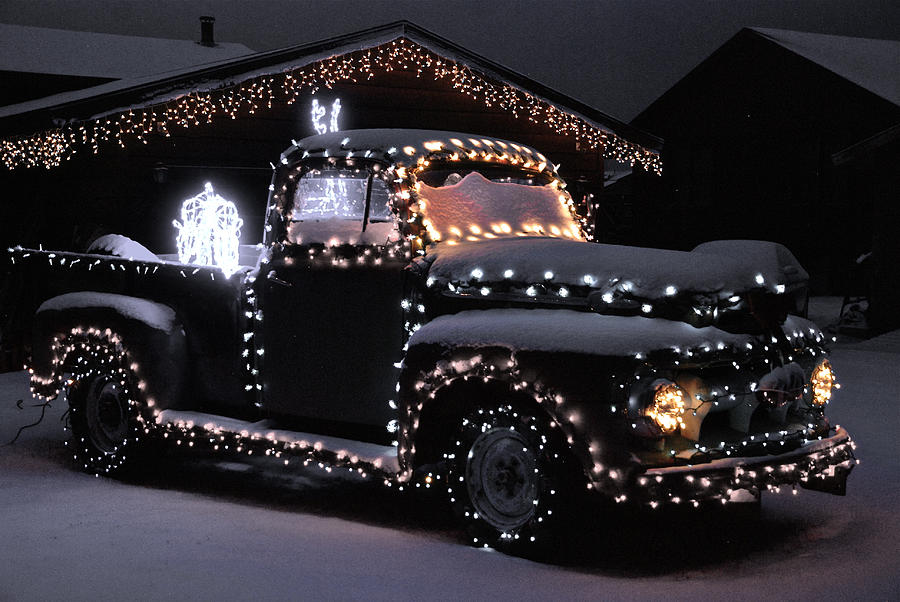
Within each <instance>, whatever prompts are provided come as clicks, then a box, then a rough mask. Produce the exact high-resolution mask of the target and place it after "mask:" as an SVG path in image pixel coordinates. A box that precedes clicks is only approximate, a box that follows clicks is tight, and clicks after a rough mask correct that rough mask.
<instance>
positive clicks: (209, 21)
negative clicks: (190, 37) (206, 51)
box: [200, 17, 216, 48]
mask: <svg viewBox="0 0 900 602" xmlns="http://www.w3.org/2000/svg"><path fill="white" fill-rule="evenodd" d="M215 23H216V18H215V17H200V45H201V46H207V47H209V48H212V47H213V46H215V45H216V41H215V39H213V26H214V25H215Z"/></svg>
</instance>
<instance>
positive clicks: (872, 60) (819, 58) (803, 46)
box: [747, 27, 900, 106]
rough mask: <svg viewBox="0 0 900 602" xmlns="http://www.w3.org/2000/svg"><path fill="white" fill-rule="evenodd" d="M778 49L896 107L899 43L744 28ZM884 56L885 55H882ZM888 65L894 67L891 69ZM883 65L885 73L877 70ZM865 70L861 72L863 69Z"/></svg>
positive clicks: (899, 99) (898, 98)
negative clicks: (806, 61) (776, 45)
mask: <svg viewBox="0 0 900 602" xmlns="http://www.w3.org/2000/svg"><path fill="white" fill-rule="evenodd" d="M747 29H748V30H749V31H752V32H754V33H756V34H757V35H759V36H762V37H763V38H765V39H766V40H769V41H771V42H773V43H775V44H778V45H779V46H781V47H782V48H784V49H786V50H788V51H790V52H792V53H794V54H796V55H798V56H801V57H803V58H805V59H806V60H808V61H811V62H813V63H815V64H816V65H818V66H820V67H822V68H823V69H826V70H828V71H830V72H831V73H834V74H835V75H837V76H838V77H840V78H842V79H845V80H847V81H849V82H851V83H853V84H856V85H857V86H859V87H861V88H863V89H865V90H867V91H868V92H871V93H872V94H875V95H876V96H879V97H880V98H883V99H884V100H887V101H889V102H891V103H893V104H895V105H898V106H900V71H898V69H897V65H898V64H900V40H889V39H881V38H862V37H856V36H840V35H834V34H825V33H816V32H809V31H798V30H793V29H777V28H771V27H748V28H747ZM882 54H884V55H885V56H882ZM890 65H894V67H893V68H891V67H890ZM882 66H885V67H886V69H885V70H881V67H882ZM864 67H865V68H868V70H864V69H863V68H864Z"/></svg>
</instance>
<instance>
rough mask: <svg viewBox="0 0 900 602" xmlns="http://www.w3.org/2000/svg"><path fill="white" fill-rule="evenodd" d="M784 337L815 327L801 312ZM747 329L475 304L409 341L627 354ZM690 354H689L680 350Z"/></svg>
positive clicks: (719, 341) (684, 346)
mask: <svg viewBox="0 0 900 602" xmlns="http://www.w3.org/2000/svg"><path fill="white" fill-rule="evenodd" d="M784 330H785V333H786V334H787V336H788V337H789V339H796V340H798V341H799V340H809V341H812V340H816V341H818V340H819V339H821V338H822V337H823V335H822V332H821V331H820V330H819V328H818V327H817V326H816V325H815V324H813V323H812V322H810V321H809V320H804V319H803V318H798V317H796V316H791V317H789V318H788V319H787V321H786V322H785V327H784ZM755 341H756V339H755V337H754V336H753V335H747V334H734V333H730V332H726V331H724V330H721V329H719V328H716V327H714V326H704V327H702V328H695V327H693V326H690V325H689V324H685V323H684V322H678V321H674V320H664V319H660V318H645V317H635V316H632V317H628V316H608V315H602V314H596V313H591V312H583V311H575V310H570V309H538V308H535V309H506V308H502V309H477V310H467V311H461V312H459V313H456V314H451V315H444V316H439V317H437V318H435V319H434V320H432V321H430V322H428V323H427V324H425V325H424V326H422V327H421V328H420V329H419V330H417V331H416V332H415V333H414V334H413V335H412V337H411V338H410V340H409V345H410V346H411V347H412V346H414V345H426V344H438V345H443V346H445V347H449V348H457V347H484V346H490V347H494V346H496V347H506V348H508V349H512V350H514V351H547V352H552V353H566V352H568V353H584V354H594V355H611V356H627V355H637V354H648V353H652V352H655V351H663V350H671V351H674V352H676V353H688V352H690V350H691V349H696V350H698V351H709V350H710V349H718V350H723V349H728V348H730V349H732V350H741V351H743V350H744V349H745V346H746V345H747V343H750V342H755ZM687 357H690V356H689V355H687V356H686V358H687Z"/></svg>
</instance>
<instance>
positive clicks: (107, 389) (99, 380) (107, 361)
mask: <svg viewBox="0 0 900 602" xmlns="http://www.w3.org/2000/svg"><path fill="white" fill-rule="evenodd" d="M70 344H71V345H72V346H73V347H74V349H73V351H71V352H70V355H69V357H68V358H67V361H66V363H67V364H68V365H69V367H70V369H72V370H73V374H72V376H71V378H70V380H69V383H70V384H69V386H68V389H67V399H68V403H69V415H68V428H69V430H70V432H71V433H70V437H69V440H68V441H67V442H66V445H67V446H68V447H69V450H70V452H71V454H72V459H73V461H74V463H75V465H76V466H77V467H78V468H79V469H80V470H83V471H85V472H88V473H91V474H94V475H98V476H99V475H101V474H102V475H118V476H121V475H124V474H126V473H127V472H129V471H130V469H132V468H134V467H136V466H137V465H139V464H140V463H141V461H142V460H143V454H142V452H143V451H144V448H145V447H146V443H147V439H148V437H147V435H148V431H149V429H148V428H147V424H148V420H147V417H146V416H144V415H143V413H142V410H144V409H145V406H144V404H143V401H142V397H141V395H140V389H139V381H138V379H137V376H136V375H135V373H134V371H133V370H132V369H131V367H130V362H129V360H128V357H127V354H126V353H125V350H124V349H123V348H122V345H121V343H120V342H118V340H117V339H115V337H111V336H107V337H102V338H101V337H85V338H81V339H80V340H76V341H73V342H70ZM73 354H74V358H73V357H72V356H73Z"/></svg>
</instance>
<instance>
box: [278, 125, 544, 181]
mask: <svg viewBox="0 0 900 602" xmlns="http://www.w3.org/2000/svg"><path fill="white" fill-rule="evenodd" d="M298 152H299V153H300V154H301V155H300V156H301V157H347V158H351V157H356V158H369V157H371V158H376V159H382V160H386V161H388V162H389V163H396V164H398V165H415V164H416V163H417V162H419V161H420V160H425V159H428V158H431V157H433V156H435V155H440V154H442V153H445V154H446V155H447V156H451V155H453V154H454V153H456V155H457V156H458V157H459V158H460V159H469V160H471V161H494V160H496V159H502V160H504V161H509V162H512V163H518V164H521V165H523V166H526V167H533V168H534V169H535V170H537V171H547V172H550V173H553V172H554V171H556V166H555V165H554V164H553V163H552V162H551V161H550V160H549V159H548V158H547V157H545V156H544V155H543V154H541V153H540V152H539V151H538V150H537V149H535V148H533V147H531V146H528V145H526V144H520V143H518V142H513V141H511V140H504V139H502V138H494V137H490V136H481V135H479V134H466V133H463V132H447V131H441V130H414V129H400V128H396V129H390V128H382V129H367V130H344V131H339V132H330V133H327V134H319V135H316V136H309V137H307V138H303V139H302V140H299V141H296V142H295V143H294V144H293V145H292V146H291V147H290V148H288V149H287V150H286V151H285V152H284V153H282V155H281V158H282V161H283V162H284V161H290V160H292V159H293V160H296V159H299V158H300V157H297V156H296V155H297V153H298Z"/></svg>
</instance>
